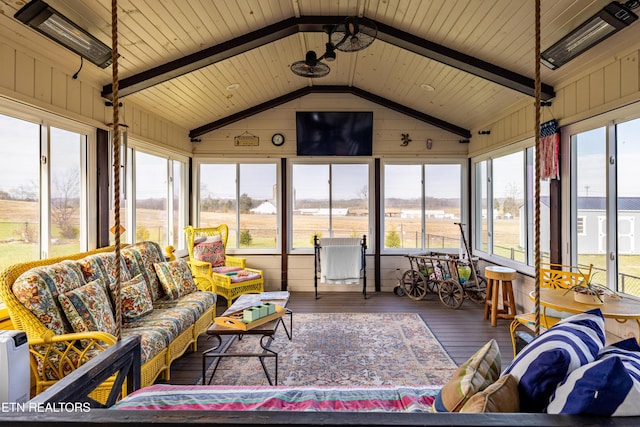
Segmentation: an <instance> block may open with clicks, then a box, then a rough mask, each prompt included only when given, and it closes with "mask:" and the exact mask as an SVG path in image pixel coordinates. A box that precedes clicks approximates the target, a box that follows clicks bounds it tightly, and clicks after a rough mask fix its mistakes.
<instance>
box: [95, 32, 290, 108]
mask: <svg viewBox="0 0 640 427" xmlns="http://www.w3.org/2000/svg"><path fill="white" fill-rule="evenodd" d="M296 31H297V28H296V25H295V19H288V20H285V21H280V22H278V23H276V24H273V25H270V26H268V27H264V28H261V29H259V30H256V31H253V32H251V33H248V34H245V35H243V36H241V37H238V38H235V39H232V40H229V41H227V42H223V43H220V44H218V45H215V46H213V47H210V48H207V49H204V50H201V51H199V52H196V53H193V54H190V55H187V56H185V57H182V58H179V59H176V60H173V61H170V62H168V63H165V64H162V65H160V66H157V67H154V68H152V69H150V70H147V71H144V72H142V73H138V74H135V75H133V76H129V77H125V78H124V79H121V80H120V82H119V91H120V94H121V96H123V97H124V96H126V95H128V94H130V93H133V92H136V91H138V90H142V89H146V88H148V87H151V86H153V85H155V84H158V83H161V82H163V81H167V80H170V79H172V78H175V77H178V76H181V75H183V74H186V73H189V72H191V71H194V70H196V69H199V68H202V67H205V66H208V65H211V64H213V63H216V62H219V61H222V60H224V59H227V58H231V57H233V56H236V55H239V54H241V53H244V52H247V51H249V50H251V49H253V48H256V47H259V46H262V45H265V44H267V43H271V42H273V41H276V40H279V39H281V38H283V37H286V36H288V35H291V34H295V32H296ZM111 95H112V85H111V84H108V85H106V86H104V87H103V89H102V96H103V97H105V98H108V99H111Z"/></svg>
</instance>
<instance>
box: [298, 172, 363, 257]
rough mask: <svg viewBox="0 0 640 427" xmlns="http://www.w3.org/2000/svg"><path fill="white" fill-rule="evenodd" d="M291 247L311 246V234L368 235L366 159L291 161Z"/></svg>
mask: <svg viewBox="0 0 640 427" xmlns="http://www.w3.org/2000/svg"><path fill="white" fill-rule="evenodd" d="M291 170H292V173H291V182H292V196H291V200H292V202H291V224H292V226H291V230H292V232H291V234H292V242H291V246H292V249H301V248H312V247H313V236H314V235H317V236H318V237H362V236H363V235H365V236H367V238H368V236H369V229H370V224H369V209H370V207H369V204H370V202H369V180H370V178H369V163H294V164H292V168H291Z"/></svg>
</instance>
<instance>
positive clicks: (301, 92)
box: [189, 85, 471, 139]
mask: <svg viewBox="0 0 640 427" xmlns="http://www.w3.org/2000/svg"><path fill="white" fill-rule="evenodd" d="M311 93H349V94H352V95H355V96H359V97H360V98H363V99H366V100H368V101H371V102H374V103H376V104H378V105H382V106H383V107H386V108H389V109H391V110H394V111H397V112H399V113H402V114H405V115H407V116H409V117H412V118H414V119H417V120H420V121H423V122H425V123H428V124H430V125H433V126H436V127H438V128H440V129H444V130H446V131H448V132H451V133H453V134H456V135H458V136H461V137H463V138H466V139H469V138H471V131H469V130H467V129H464V128H461V127H460V126H456V125H454V124H451V123H449V122H445V121H444V120H440V119H438V118H436V117H432V116H430V115H428V114H424V113H422V112H420V111H417V110H414V109H412V108H408V107H406V106H404V105H402V104H398V103H396V102H393V101H390V100H388V99H386V98H383V97H381V96H378V95H374V94H372V93H370V92H367V91H365V90H362V89H358V88H356V87H351V86H322V85H320V86H307V87H304V88H302V89H298V90H294V91H293V92H290V93H288V94H286V95H282V96H279V97H277V98H275V99H272V100H270V101H267V102H263V103H262V104H259V105H256V106H253V107H251V108H247V109H246V110H243V111H240V112H238V113H235V114H232V115H230V116H227V117H224V118H222V119H220V120H216V121H215V122H211V123H209V124H206V125H204V126H200V127H198V128H196V129H193V130H191V131H190V132H189V137H190V138H197V137H199V136H202V135H204V134H206V133H208V132H211V131H213V130H216V129H220V128H221V127H223V126H227V125H229V124H231V123H234V122H237V121H239V120H242V119H246V118H248V117H251V116H253V115H254V114H258V113H261V112H263V111H267V110H269V109H271V108H274V107H277V106H279V105H282V104H284V103H286V102H289V101H293V100H294V99H297V98H300V97H303V96H305V95H309V94H311Z"/></svg>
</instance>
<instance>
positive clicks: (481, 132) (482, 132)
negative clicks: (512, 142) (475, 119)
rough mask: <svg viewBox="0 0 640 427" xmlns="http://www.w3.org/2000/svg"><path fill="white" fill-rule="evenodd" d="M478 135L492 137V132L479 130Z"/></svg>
mask: <svg viewBox="0 0 640 427" xmlns="http://www.w3.org/2000/svg"><path fill="white" fill-rule="evenodd" d="M478 135H491V131H490V130H479V131H478Z"/></svg>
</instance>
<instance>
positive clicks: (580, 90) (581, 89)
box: [576, 75, 591, 113]
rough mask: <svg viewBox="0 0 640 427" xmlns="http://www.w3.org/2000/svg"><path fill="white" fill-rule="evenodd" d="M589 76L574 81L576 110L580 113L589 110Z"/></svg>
mask: <svg viewBox="0 0 640 427" xmlns="http://www.w3.org/2000/svg"><path fill="white" fill-rule="evenodd" d="M590 90H591V87H590V86H589V76H588V75H587V76H584V77H582V78H581V79H579V80H578V81H577V82H576V107H577V112H578V113H582V112H584V111H588V110H589V91H590Z"/></svg>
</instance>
